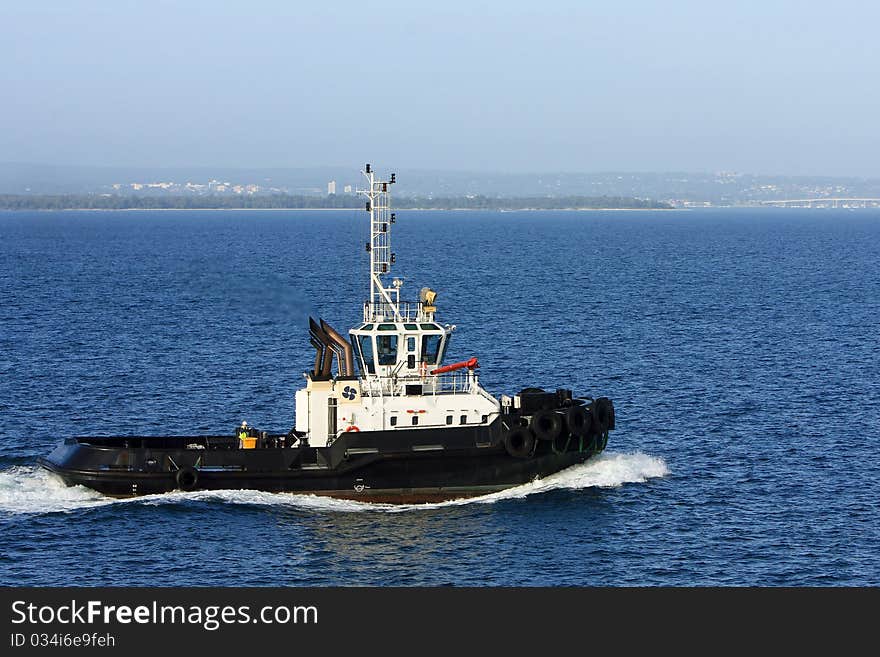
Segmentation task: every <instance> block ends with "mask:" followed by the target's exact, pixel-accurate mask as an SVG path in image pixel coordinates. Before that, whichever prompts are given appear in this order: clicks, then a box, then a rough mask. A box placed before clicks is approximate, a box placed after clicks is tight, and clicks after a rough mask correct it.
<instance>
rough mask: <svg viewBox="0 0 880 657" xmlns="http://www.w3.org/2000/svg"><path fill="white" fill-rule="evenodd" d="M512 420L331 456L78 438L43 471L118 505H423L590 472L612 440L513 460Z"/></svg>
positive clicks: (565, 445) (365, 445) (159, 440)
mask: <svg viewBox="0 0 880 657" xmlns="http://www.w3.org/2000/svg"><path fill="white" fill-rule="evenodd" d="M510 420H512V418H500V419H499V420H498V421H496V422H495V423H493V424H492V425H489V426H477V427H449V428H438V429H428V428H426V429H418V430H395V431H391V432H375V433H370V432H362V433H348V434H343V435H342V436H340V438H338V439H337V440H336V441H335V442H334V443H333V444H332V445H331V446H329V447H321V448H314V447H302V446H298V447H278V446H277V444H276V438H277V437H269V440H268V441H265V442H264V444H262V445H261V446H259V447H258V448H256V449H239V448H238V445H237V441H232V440H231V439H230V438H228V437H222V436H189V437H187V436H170V437H156V438H142V437H113V438H71V439H68V440H67V441H65V442H64V443H63V444H62V445H60V446H59V447H58V448H57V449H55V451H53V452H52V453H51V454H49V455H48V456H47V457H44V458H40V459H39V460H38V463H39V464H40V465H41V466H42V467H44V468H46V469H47V470H49V471H51V472H53V473H55V474H56V475H58V476H59V477H60V478H61V479H62V480H64V482H65V483H67V484H68V485H83V486H86V487H88V488H91V489H94V490H96V491H99V492H101V493H104V494H106V495H111V496H114V497H131V496H137V495H149V494H156V493H167V492H170V491H174V490H181V489H182V490H223V489H253V490H260V491H268V492H288V493H301V494H315V495H327V496H332V497H336V498H343V499H354V500H362V501H365V502H392V503H420V502H437V501H443V500H449V499H456V498H463V497H472V496H475V495H483V494H486V493H490V492H494V491H498V490H503V489H505V488H510V487H512V486H518V485H520V484H524V483H527V482H529V481H532V480H534V479H535V478H536V477H544V476H547V475H549V474H552V473H554V472H558V471H560V470H563V469H565V468H567V467H570V466H572V465H575V464H578V463H583V462H584V461H586V460H587V459H589V458H590V457H591V456H593V455H594V454H596V453H598V452H600V451H601V450H602V449H604V447H605V443H606V441H607V437H608V434H607V432H605V433H604V434H603V435H594V436H588V437H583V438H578V437H575V436H572V435H570V434H568V432H564V433H563V434H562V435H560V436H559V437H558V439H557V440H555V441H547V440H536V441H535V442H534V445H533V447H532V449H531V450H530V451H529V453H528V454H517V455H516V456H512V455H511V454H510V453H509V452H510V450H509V449H508V448H507V447H506V446H505V438H504V437H505V435H506V433H507V430H508V429H509V428H510V426H511V424H510Z"/></svg>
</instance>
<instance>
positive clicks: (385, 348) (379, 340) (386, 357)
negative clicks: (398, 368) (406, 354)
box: [376, 326, 397, 365]
mask: <svg viewBox="0 0 880 657" xmlns="http://www.w3.org/2000/svg"><path fill="white" fill-rule="evenodd" d="M379 328H381V326H380V327H379ZM376 352H377V353H378V354H379V365H394V364H395V363H396V362H397V336H396V335H379V336H376Z"/></svg>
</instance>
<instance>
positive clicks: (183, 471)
mask: <svg viewBox="0 0 880 657" xmlns="http://www.w3.org/2000/svg"><path fill="white" fill-rule="evenodd" d="M174 481H176V482H177V487H178V488H179V489H180V490H184V491H191V490H195V488H196V486H197V485H198V483H199V472H198V470H196V469H195V468H192V467H190V466H188V465H185V466H183V467H182V468H180V469H178V471H177V473H176V474H175V475H174Z"/></svg>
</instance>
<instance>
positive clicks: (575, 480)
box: [0, 452, 669, 513]
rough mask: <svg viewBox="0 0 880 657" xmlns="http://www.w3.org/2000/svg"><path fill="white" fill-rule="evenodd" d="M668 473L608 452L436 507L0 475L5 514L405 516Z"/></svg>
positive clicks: (635, 456) (41, 473)
mask: <svg viewBox="0 0 880 657" xmlns="http://www.w3.org/2000/svg"><path fill="white" fill-rule="evenodd" d="M667 474H669V469H668V468H667V466H666V462H665V461H664V460H663V459H661V458H658V457H655V456H649V455H647V454H642V453H639V452H635V453H620V454H616V453H611V454H609V453H603V454H601V455H600V456H598V457H595V458H593V459H590V460H589V461H587V462H586V463H584V464H581V465H576V466H573V467H571V468H568V469H566V470H563V471H561V472H557V473H556V474H553V475H550V476H549V477H545V478H544V479H537V480H535V481H532V482H530V483H528V484H523V485H522V486H516V487H514V488H508V489H506V490H503V491H499V492H497V493H490V494H488V495H482V496H480V497H472V498H466V499H460V500H451V501H449V502H439V503H434V504H371V503H368V502H356V501H352V500H337V499H333V498H329V497H322V496H319V495H299V494H295V493H266V492H262V491H255V490H218V491H197V492H194V493H182V492H179V491H178V492H174V493H164V494H161V495H145V496H143V497H136V498H128V499H124V500H118V499H114V498H110V497H105V496H103V495H101V494H100V493H97V492H95V491H92V490H89V489H88V488H84V487H82V486H73V487H69V488H68V487H67V486H65V485H64V484H63V483H62V482H61V481H60V480H59V479H58V478H56V477H55V476H53V475H51V474H50V473H48V472H46V471H45V470H42V469H39V468H35V467H22V466H19V467H14V468H10V469H9V470H5V471H0V512H4V511H5V512H7V513H57V512H69V511H75V510H78V509H88V508H91V507H101V506H106V505H108V504H150V505H160V504H181V503H187V502H194V501H204V502H210V501H216V502H223V503H228V504H246V505H257V506H277V505H282V506H289V507H293V508H299V509H304V510H313V511H319V512H320V511H329V512H343V513H344V512H364V511H379V512H386V513H387V512H391V513H400V512H404V511H413V510H420V509H438V508H443V507H447V506H462V505H466V504H488V503H493V502H499V501H501V500H510V499H521V498H524V497H527V496H529V495H535V494H537V493H543V492H547V491H551V490H558V489H569V490H577V489H583V488H612V487H617V486H622V485H624V484H631V483H642V482H645V481H647V480H648V479H653V478H657V477H664V476H666V475H667Z"/></svg>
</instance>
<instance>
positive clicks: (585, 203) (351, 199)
mask: <svg viewBox="0 0 880 657" xmlns="http://www.w3.org/2000/svg"><path fill="white" fill-rule="evenodd" d="M364 203H365V201H364V199H363V198H362V197H358V196H353V195H348V194H340V195H336V194H329V195H327V196H305V195H291V194H265V195H253V196H237V195H236V196H225V195H224V196H221V195H207V196H125V195H107V194H57V195H56V194H52V195H45V194H0V209H3V210H224V209H230V210H232V209H242V210H248V209H253V210H269V209H278V210H283V209H348V208H360V207H364ZM394 207H395V209H402V210H406V209H427V210H458V209H462V210H568V209H595V210H599V209H664V208H669V207H671V206H670V205H669V204H668V203H663V202H660V201H652V200H650V199H640V198H630V197H624V196H558V197H549V196H528V197H510V198H493V197H489V196H449V197H442V198H441V197H437V198H434V197H416V196H411V197H408V196H402V197H396V198H395V199H394Z"/></svg>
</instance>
